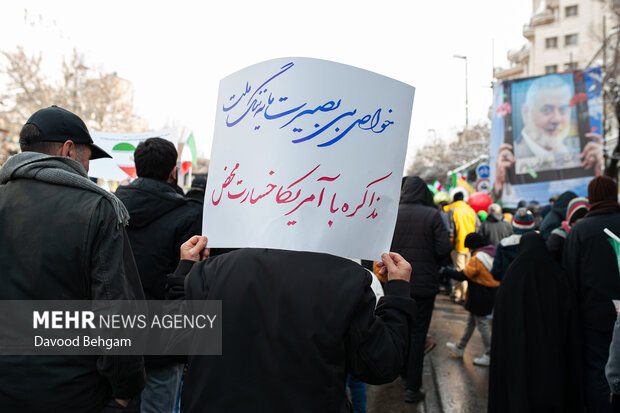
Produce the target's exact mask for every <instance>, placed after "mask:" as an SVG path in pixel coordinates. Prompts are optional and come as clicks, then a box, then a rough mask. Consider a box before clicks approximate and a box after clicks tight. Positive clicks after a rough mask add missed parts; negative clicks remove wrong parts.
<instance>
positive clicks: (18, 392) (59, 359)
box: [0, 178, 144, 412]
mask: <svg viewBox="0 0 620 413" xmlns="http://www.w3.org/2000/svg"><path fill="white" fill-rule="evenodd" d="M84 179H87V178H84ZM0 223H1V226H2V231H0V262H1V263H2V264H1V265H2V271H0V284H1V285H2V288H0V299H3V300H86V299H99V300H104V299H106V300H107V299H117V300H118V299H123V300H133V299H144V295H143V292H142V288H141V286H140V280H139V278H138V272H137V270H136V265H135V263H134V259H133V256H132V253H131V248H130V246H129V239H128V237H127V234H126V232H125V230H124V229H123V228H122V227H120V226H117V217H116V215H115V213H114V210H113V208H112V206H111V204H110V203H109V202H108V201H107V200H106V199H104V198H103V197H102V196H101V195H99V194H97V193H95V192H91V191H87V190H82V189H76V188H72V187H66V186H62V185H52V184H47V183H44V182H39V181H35V180H31V179H17V180H10V181H9V182H8V183H7V184H6V185H0ZM143 363H144V362H143V359H142V357H139V356H135V357H130V356H124V357H118V356H116V357H114V356H102V357H97V356H4V357H0V411H2V412H13V411H23V412H55V411H67V412H68V411H74V412H87V411H88V412H90V411H93V412H94V411H98V410H100V409H101V408H102V407H103V406H105V405H106V404H107V403H108V402H109V400H110V398H112V397H113V396H114V397H118V398H133V397H135V396H136V395H138V394H139V393H140V392H141V390H142V388H143V387H144V364H143Z"/></svg>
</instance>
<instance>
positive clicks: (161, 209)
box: [116, 178, 202, 300]
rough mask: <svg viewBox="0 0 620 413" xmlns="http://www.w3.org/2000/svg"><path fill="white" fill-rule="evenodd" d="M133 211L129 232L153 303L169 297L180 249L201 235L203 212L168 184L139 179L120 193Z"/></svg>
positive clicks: (130, 215) (143, 284) (147, 293)
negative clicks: (168, 284) (169, 283)
mask: <svg viewBox="0 0 620 413" xmlns="http://www.w3.org/2000/svg"><path fill="white" fill-rule="evenodd" d="M116 196H117V197H118V198H119V199H120V200H121V201H123V203H124V204H125V206H126V207H127V210H128V211H129V217H130V219H129V227H128V228H127V233H128V234H129V240H130V241H131V248H132V250H133V254H134V257H135V259H136V264H137V265H138V272H139V273H140V279H141V280H142V286H143V287H144V293H145V294H146V298H147V299H149V300H163V299H164V298H165V294H164V293H165V287H166V276H167V275H168V274H170V273H172V272H174V269H175V268H176V266H177V264H178V263H179V248H180V247H181V244H183V243H184V242H185V241H187V240H188V239H189V238H190V237H191V236H192V235H200V234H201V232H202V228H201V215H202V214H201V212H200V210H199V209H198V208H196V206H195V205H191V204H192V203H193V204H195V201H190V200H188V199H187V198H185V197H183V196H181V195H179V194H177V193H176V191H175V190H174V188H173V187H172V186H170V185H169V184H167V183H166V182H162V181H157V180H155V179H150V178H138V179H136V180H135V181H133V182H132V183H131V184H129V185H127V186H121V187H119V188H118V189H117V190H116Z"/></svg>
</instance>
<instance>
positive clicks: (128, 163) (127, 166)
mask: <svg viewBox="0 0 620 413" xmlns="http://www.w3.org/2000/svg"><path fill="white" fill-rule="evenodd" d="M90 136H91V137H92V138H93V141H94V142H95V145H98V146H99V147H100V148H101V149H103V150H104V151H106V152H107V153H109V154H110V156H112V159H110V158H101V159H95V160H94V161H91V162H90V168H89V171H88V176H90V177H93V178H102V179H109V180H111V181H123V180H125V179H128V178H131V179H135V178H137V175H136V165H135V164H134V161H133V153H134V151H135V150H136V148H137V147H138V145H139V144H140V142H142V141H145V140H147V139H149V138H162V139H166V140H168V141H170V142H172V143H173V144H174V146H177V141H178V136H177V132H176V131H175V130H173V129H162V130H159V131H154V132H144V133H111V132H95V131H93V132H91V133H90Z"/></svg>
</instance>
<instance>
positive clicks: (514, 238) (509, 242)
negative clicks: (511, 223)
mask: <svg viewBox="0 0 620 413" xmlns="http://www.w3.org/2000/svg"><path fill="white" fill-rule="evenodd" d="M519 242H521V235H520V234H512V235H509V236H507V237H506V238H502V240H501V241H500V242H499V246H502V247H504V248H507V247H515V246H518V245H519Z"/></svg>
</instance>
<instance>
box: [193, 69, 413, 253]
mask: <svg viewBox="0 0 620 413" xmlns="http://www.w3.org/2000/svg"><path fill="white" fill-rule="evenodd" d="M413 96H414V88H413V87H411V86H409V85H407V84H404V83H401V82H398V81H396V80H393V79H390V78H387V77H384V76H381V75H378V74H376V73H372V72H368V71H366V70H362V69H358V68H355V67H352V66H346V65H342V64H338V63H334V62H329V61H325V60H317V59H308V58H281V59H274V60H270V61H266V62H263V63H259V64H256V65H254V66H251V67H248V68H246V69H244V70H241V71H239V72H236V73H234V74H232V75H230V76H228V77H226V78H225V79H223V80H222V81H221V82H220V88H219V96H218V105H217V115H216V125H215V134H214V140H213V146H212V152H211V161H210V167H209V179H208V183H207V190H206V195H205V204H204V205H205V206H204V208H205V210H204V219H203V233H204V234H205V235H207V236H208V237H209V245H210V246H212V247H269V248H280V249H289V250H301V251H314V252H325V253H330V254H334V255H340V256H344V257H351V258H365V259H373V260H377V259H379V258H380V254H381V253H382V252H386V251H388V250H389V247H390V243H391V240H392V234H393V231H394V225H395V222H396V214H397V209H398V201H399V197H400V183H401V172H402V170H403V164H404V161H405V154H406V152H407V140H408V135H409V124H410V120H411V110H412V105H413Z"/></svg>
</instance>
